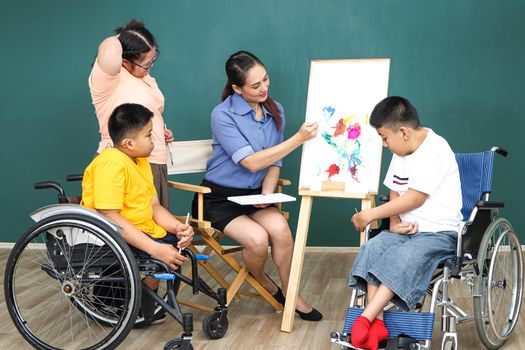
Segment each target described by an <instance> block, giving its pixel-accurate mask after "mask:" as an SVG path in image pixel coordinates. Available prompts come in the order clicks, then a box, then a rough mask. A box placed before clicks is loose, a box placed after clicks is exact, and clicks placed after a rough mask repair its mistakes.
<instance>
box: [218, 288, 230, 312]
mask: <svg viewBox="0 0 525 350" xmlns="http://www.w3.org/2000/svg"><path fill="white" fill-rule="evenodd" d="M218 295H219V296H218V302H219V306H220V307H221V308H225V307H226V301H227V300H228V299H227V296H226V288H219V290H218Z"/></svg>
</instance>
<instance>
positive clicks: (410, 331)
mask: <svg viewBox="0 0 525 350" xmlns="http://www.w3.org/2000/svg"><path fill="white" fill-rule="evenodd" d="M495 153H498V154H500V155H502V156H504V157H506V156H507V151H505V150H503V149H501V148H499V147H493V148H492V149H491V150H490V151H486V152H478V153H457V154H456V160H457V162H458V166H459V172H460V178H461V190H462V197H463V208H462V210H461V212H462V214H463V219H464V222H463V223H462V226H460V230H459V232H460V234H459V235H458V242H457V251H456V254H455V256H451V257H449V258H448V259H447V260H446V261H444V262H443V264H441V265H440V266H439V268H438V270H437V271H436V272H435V274H434V277H433V278H432V281H431V283H430V285H429V287H428V288H427V293H426V295H428V296H429V297H430V298H431V302H430V310H429V311H428V312H422V307H423V305H424V301H425V298H424V297H423V299H422V300H421V301H420V302H419V303H418V306H417V307H416V310H411V312H401V311H396V310H395V307H393V306H392V305H389V306H388V307H387V308H386V309H385V312H384V321H385V325H386V326H387V328H388V330H389V333H390V337H391V339H389V340H388V341H387V342H385V343H384V344H380V347H386V349H388V350H390V349H396V350H397V349H412V350H418V349H424V350H430V349H431V339H432V331H433V328H434V319H435V316H436V314H437V312H436V311H437V308H439V309H440V310H439V311H440V314H441V330H442V331H443V340H442V344H441V349H442V350H455V349H458V339H457V331H456V325H458V324H461V323H464V322H467V321H474V322H475V324H476V329H477V333H478V335H479V338H480V340H481V342H482V343H483V345H484V346H485V347H486V348H487V349H492V350H494V349H499V348H500V347H502V346H503V345H504V344H505V342H506V341H507V339H509V337H510V336H511V334H512V331H513V330H514V328H515V326H516V322H517V321H518V317H519V312H520V308H521V302H522V297H523V258H522V252H521V245H520V242H519V240H518V236H517V235H516V233H515V231H514V230H513V228H512V226H511V224H510V223H509V221H507V220H506V219H504V218H502V217H499V216H498V210H499V209H500V208H503V206H504V204H503V203H502V202H495V201H491V200H490V199H489V196H490V193H491V190H492V188H491V187H492V168H493V159H494V154H495ZM388 227H389V223H388V220H383V222H382V224H381V227H380V228H379V229H377V230H370V229H369V228H367V239H368V238H369V237H370V238H372V237H373V236H374V235H375V234H377V233H379V232H380V231H382V229H387V228H388ZM454 280H460V281H462V282H464V283H466V286H467V289H468V290H469V292H470V295H471V296H472V298H473V315H469V314H468V313H467V312H465V311H464V310H463V309H462V308H461V307H460V306H459V305H457V304H456V303H455V302H454V301H453V300H452V299H451V296H450V294H449V286H450V285H451V284H452V283H453V282H454ZM365 305H366V294H365V293H363V292H361V291H358V290H355V289H354V290H353V291H352V296H351V299H350V307H349V309H348V313H347V317H346V320H345V325H344V327H343V331H342V332H332V333H331V334H330V338H331V342H332V343H335V344H338V345H340V346H341V348H343V349H354V347H353V346H352V345H351V344H350V334H349V332H350V329H351V327H352V324H353V323H354V321H355V320H356V319H357V317H359V316H360V315H361V313H362V311H363V308H364V306H365Z"/></svg>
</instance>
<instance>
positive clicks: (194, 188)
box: [168, 181, 211, 193]
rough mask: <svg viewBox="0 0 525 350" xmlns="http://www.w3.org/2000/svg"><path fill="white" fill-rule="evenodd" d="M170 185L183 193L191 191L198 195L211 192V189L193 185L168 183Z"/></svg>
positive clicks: (175, 182)
mask: <svg viewBox="0 0 525 350" xmlns="http://www.w3.org/2000/svg"><path fill="white" fill-rule="evenodd" d="M168 185H169V186H170V187H171V188H176V189H178V190H183V191H190V192H197V193H210V192H211V189H210V188H209V187H205V186H199V185H192V184H187V183H184V182H177V181H168Z"/></svg>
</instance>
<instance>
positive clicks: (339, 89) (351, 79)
mask: <svg viewBox="0 0 525 350" xmlns="http://www.w3.org/2000/svg"><path fill="white" fill-rule="evenodd" d="M389 63H390V60H388V59H371V60H366V59H364V60H334V61H312V65H311V68H310V82H309V87H308V101H307V111H306V120H307V121H317V122H318V123H319V129H318V133H317V137H316V138H315V139H313V140H310V141H308V142H307V143H305V145H304V146H303V155H302V159H301V174H300V179H299V189H304V190H310V191H322V190H323V184H325V185H326V183H327V182H333V183H336V182H337V183H339V184H341V183H344V191H345V192H350V193H377V190H378V186H379V175H380V174H379V173H380V164H381V148H382V145H381V138H380V137H379V136H378V135H377V132H376V131H375V129H374V128H372V127H371V126H370V124H369V115H370V113H371V111H372V109H373V107H374V106H375V104H376V103H377V102H379V101H380V100H381V99H383V98H384V97H386V95H387V88H388V73H389V66H390V64H389Z"/></svg>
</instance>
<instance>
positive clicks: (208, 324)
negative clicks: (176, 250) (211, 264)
mask: <svg viewBox="0 0 525 350" xmlns="http://www.w3.org/2000/svg"><path fill="white" fill-rule="evenodd" d="M80 178H81V175H74V176H69V177H68V180H69V181H72V180H73V181H74V180H79V179H80ZM34 187H35V189H43V188H54V189H56V190H57V191H58V202H59V204H55V205H50V206H46V207H43V208H40V209H38V210H36V211H35V212H33V213H32V214H31V218H32V219H33V220H34V221H35V222H36V223H35V224H34V225H33V226H32V227H31V228H29V229H28V230H27V231H26V232H25V233H24V234H23V235H22V236H21V237H20V238H19V239H18V241H17V242H16V243H15V246H14V248H13V250H12V251H11V254H10V256H9V258H8V261H7V266H6V270H5V277H4V293H5V299H6V304H7V309H8V311H9V314H10V316H11V319H12V320H13V322H14V324H15V326H16V327H17V329H18V331H19V332H20V333H21V334H22V336H23V337H24V338H25V339H26V340H27V341H28V342H29V343H30V344H31V345H32V346H33V347H35V348H37V349H114V348H115V347H117V346H118V345H119V344H120V343H121V342H122V341H123V340H124V339H125V338H126V336H127V335H128V333H129V332H130V331H131V329H132V328H133V327H139V326H145V325H149V324H151V323H153V322H155V321H156V320H158V319H160V318H162V317H165V316H164V315H165V313H168V314H169V315H171V316H172V317H173V318H174V319H175V320H176V321H177V322H178V323H180V324H181V325H182V328H183V332H182V335H181V337H179V338H176V339H173V340H171V341H169V342H168V343H167V344H166V345H165V346H164V349H165V350H167V349H193V346H192V345H191V336H192V331H193V316H192V314H191V313H184V314H183V313H182V311H181V309H180V307H179V304H178V303H177V299H176V295H177V293H178V290H179V287H180V283H181V282H183V283H185V284H187V285H188V286H191V287H192V291H193V294H198V293H199V292H202V293H204V294H206V295H208V296H210V297H211V298H212V299H214V300H216V301H217V306H216V307H215V309H214V311H213V312H212V313H210V314H208V315H207V316H206V317H205V318H204V320H203V325H202V326H203V331H204V333H205V334H206V336H208V338H210V339H218V338H222V337H223V336H224V335H225V333H226V331H227V329H228V319H227V315H228V308H227V307H226V300H227V298H226V289H224V288H219V289H218V291H217V292H214V291H213V290H212V289H211V288H210V287H209V286H208V285H207V284H206V283H205V282H204V281H203V280H202V279H201V278H199V275H198V271H197V266H198V264H197V260H202V259H207V257H206V256H196V255H194V254H193V253H192V252H191V251H189V250H188V249H186V250H183V252H184V253H183V254H185V255H186V256H187V257H188V258H189V259H190V261H191V278H188V277H187V276H185V275H184V274H182V273H181V272H179V271H172V270H171V269H170V268H168V267H167V266H166V265H165V264H164V263H162V262H161V261H158V260H155V259H143V258H141V257H140V256H139V255H137V253H136V252H134V249H133V248H132V247H130V246H128V245H127V244H126V243H125V242H124V241H123V240H122V238H121V237H120V233H121V229H120V227H119V226H118V225H117V224H115V223H114V222H113V221H112V220H110V219H108V218H107V217H105V216H103V215H101V214H99V213H97V212H95V211H92V210H89V209H87V208H84V207H82V206H80V205H78V204H71V203H69V202H70V201H71V199H70V198H68V197H67V196H66V194H65V192H64V190H63V188H62V187H61V186H60V184H58V183H56V182H40V183H36V184H35V185H34ZM73 201H74V200H73ZM146 276H153V277H155V278H157V279H159V280H160V281H161V284H160V287H159V290H158V291H157V292H154V291H152V290H151V289H150V288H148V287H147V286H146V285H145V284H144V283H143V282H142V279H143V278H144V277H146ZM147 298H151V299H150V300H149V304H150V305H153V306H152V307H151V308H147V309H146V308H142V304H143V301H144V300H146V299H147ZM152 301H153V302H152Z"/></svg>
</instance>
